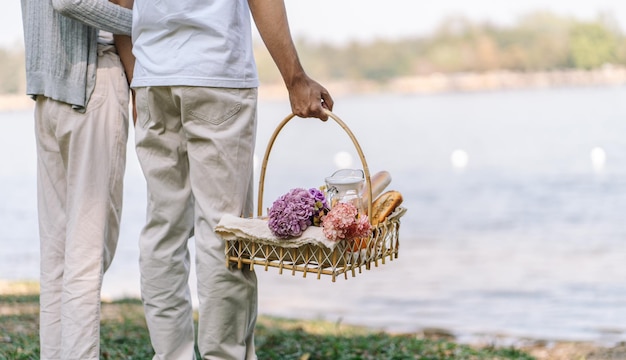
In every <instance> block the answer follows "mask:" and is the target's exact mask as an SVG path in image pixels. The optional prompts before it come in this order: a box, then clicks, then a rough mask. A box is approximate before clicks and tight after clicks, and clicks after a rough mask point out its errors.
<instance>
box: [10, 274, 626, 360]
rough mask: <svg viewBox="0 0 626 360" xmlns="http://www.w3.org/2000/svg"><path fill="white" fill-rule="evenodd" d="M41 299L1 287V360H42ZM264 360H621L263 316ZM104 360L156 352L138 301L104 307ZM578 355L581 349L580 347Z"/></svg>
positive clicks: (29, 288) (260, 341) (259, 332)
mask: <svg viewBox="0 0 626 360" xmlns="http://www.w3.org/2000/svg"><path fill="white" fill-rule="evenodd" d="M38 311H39V295H38V293H37V288H36V284H23V283H22V284H19V285H16V286H13V287H12V289H11V291H7V290H6V286H5V288H4V289H3V288H2V287H0V360H9V359H10V360H21V359H29V360H30V359H38V353H39V339H38V335H37V332H38ZM255 334H256V335H255V336H256V347H257V355H258V358H259V359H260V360H265V359H272V360H273V359H280V360H289V359H294V360H314V359H320V360H321V359H324V360H343V359H345V360H348V359H354V360H357V359H361V360H366V359H372V360H373V359H376V360H385V359H394V360H402V359H424V360H426V359H428V360H438V359H472V360H475V359H476V360H478V359H502V360H504V359H520V360H522V359H528V360H530V359H567V360H578V359H581V360H582V359H623V358H622V357H612V356H611V357H598V356H593V354H591V357H589V356H590V349H587V351H586V352H585V353H584V354H582V353H581V354H577V355H575V354H574V353H572V351H570V352H569V353H568V352H567V351H565V352H564V348H563V347H561V348H555V347H552V348H553V350H555V349H557V350H558V349H560V350H561V355H563V356H564V357H559V356H557V355H558V352H554V351H553V353H552V355H554V356H552V357H550V356H540V357H537V356H535V355H534V354H544V355H550V351H547V350H548V349H546V348H545V347H536V346H535V347H533V348H527V349H514V348H499V347H493V346H487V347H470V346H467V345H461V344H457V343H454V342H452V341H449V340H443V339H436V338H425V337H423V336H421V335H420V336H417V335H415V334H404V335H394V334H387V333H381V332H377V331H373V330H371V329H367V328H361V327H354V326H347V325H341V324H336V323H330V322H322V321H319V322H318V321H299V320H287V319H278V318H269V317H261V318H259V320H258V323H257V328H256V333H255ZM101 344H102V345H101V354H102V355H101V358H102V359H116V360H118V359H119V360H122V359H140V360H149V359H151V358H152V355H153V352H152V348H151V346H150V340H149V338H148V331H147V329H146V324H145V321H144V317H143V310H142V306H141V303H140V302H139V300H136V299H126V300H119V301H115V302H110V303H109V302H107V303H103V304H102V326H101ZM574 351H579V352H580V351H582V349H581V348H580V347H578V348H576V349H574ZM607 354H608V353H606V354H605V355H607Z"/></svg>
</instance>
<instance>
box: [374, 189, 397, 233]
mask: <svg viewBox="0 0 626 360" xmlns="http://www.w3.org/2000/svg"><path fill="white" fill-rule="evenodd" d="M402 200H403V199H402V194H400V192H399V191H396V190H389V191H387V192H384V193H382V194H381V195H380V196H378V197H377V198H376V200H374V202H373V203H372V216H370V222H371V224H372V225H377V224H379V223H381V222H383V221H385V219H386V218H387V216H389V215H390V214H391V213H392V212H393V211H394V210H395V209H396V208H397V207H398V205H400V204H402Z"/></svg>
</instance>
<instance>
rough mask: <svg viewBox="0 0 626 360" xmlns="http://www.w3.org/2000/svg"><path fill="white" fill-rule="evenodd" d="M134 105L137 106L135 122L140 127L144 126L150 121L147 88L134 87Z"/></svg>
mask: <svg viewBox="0 0 626 360" xmlns="http://www.w3.org/2000/svg"><path fill="white" fill-rule="evenodd" d="M135 107H136V108H137V124H139V125H141V127H146V125H147V124H148V122H149V121H150V111H149V104H148V88H145V87H140V88H137V89H135Z"/></svg>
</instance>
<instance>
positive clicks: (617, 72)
mask: <svg viewBox="0 0 626 360" xmlns="http://www.w3.org/2000/svg"><path fill="white" fill-rule="evenodd" d="M319 81H320V83H322V84H323V85H324V86H325V87H326V88H327V89H328V90H329V91H330V92H331V94H332V95H333V97H335V98H340V97H342V96H349V95H363V94H380V93H389V94H400V95H407V94H416V95H432V94H444V93H472V92H480V91H505V90H524V89H527V90H533V89H551V88H559V87H581V88H582V87H594V86H623V85H626V67H624V66H614V65H606V66H604V67H602V68H599V69H593V70H552V71H537V72H519V71H510V70H494V71H488V72H482V73H475V72H467V73H452V74H443V73H432V74H428V75H419V76H407V77H399V78H394V79H391V80H388V81H386V82H375V81H371V80H361V81H356V80H340V81H336V80H328V79H326V80H324V79H320V80H319ZM287 99H288V93H287V89H286V88H285V86H284V84H283V83H282V82H278V83H269V82H268V83H261V85H260V86H259V100H287ZM34 106H35V102H34V101H33V100H32V99H31V98H30V97H28V96H27V95H22V94H0V111H17V110H27V109H32V108H34Z"/></svg>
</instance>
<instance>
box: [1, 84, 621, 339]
mask: <svg viewBox="0 0 626 360" xmlns="http://www.w3.org/2000/svg"><path fill="white" fill-rule="evenodd" d="M335 100H336V106H335V113H336V114H337V115H338V116H340V117H341V118H342V120H344V121H345V122H346V123H347V124H348V126H349V127H350V129H351V130H352V131H353V132H354V134H355V136H356V138H357V139H358V141H359V144H360V145H361V147H362V149H363V152H364V154H365V157H366V159H367V163H368V167H369V169H370V171H371V172H372V173H373V172H375V171H378V170H387V171H389V172H390V173H391V175H392V178H393V180H392V183H391V185H390V188H393V189H396V190H399V191H401V192H402V194H403V195H404V198H405V200H404V206H405V207H406V208H407V209H408V211H407V213H406V215H405V216H404V217H403V218H402V227H401V230H400V241H401V250H400V256H399V258H398V259H396V260H394V261H392V262H388V263H387V264H385V265H383V266H380V267H378V268H374V269H373V270H370V271H367V272H364V273H362V274H360V275H357V277H354V278H349V279H348V280H344V279H343V278H340V279H338V280H337V282H335V283H332V282H331V281H330V278H328V277H326V278H322V279H321V280H317V279H315V278H314V277H307V278H306V279H303V278H302V277H301V275H296V276H291V274H283V275H279V274H278V271H277V270H276V269H269V271H268V272H265V271H263V270H262V269H261V268H257V271H258V275H259V292H260V294H259V296H260V298H259V301H260V303H259V311H260V313H261V314H267V315H278V316H287V317H296V318H316V319H317V318H319V319H326V320H330V321H338V322H344V323H354V324H363V325H368V326H372V327H376V328H381V329H385V330H388V331H419V330H420V329H423V328H429V327H437V328H445V329H448V330H450V331H452V332H453V333H454V334H456V335H457V336H458V337H459V339H460V340H461V341H465V340H467V341H472V339H474V340H475V339H476V338H480V337H481V336H486V337H490V336H493V335H494V334H499V335H503V336H505V337H506V336H509V337H530V338H542V339H548V340H551V339H553V340H557V339H562V340H588V341H597V342H599V343H603V344H612V343H615V342H618V341H624V340H626V221H625V219H624V218H625V217H626V101H625V100H626V89H625V88H623V87H601V88H577V89H550V90H548V89H544V90H532V91H508V92H494V93H491V92H485V93H472V94H442V95H428V96H426V95H368V96H355V97H342V98H338V99H335ZM288 112H289V107H288V104H287V102H286V101H261V103H260V109H259V132H258V143H257V149H258V151H257V156H258V158H259V159H262V157H263V152H264V150H265V146H266V144H267V141H268V139H269V137H270V134H271V132H272V131H273V130H274V128H275V126H276V125H277V123H278V122H279V121H280V120H282V119H283V118H284V116H285V115H287V113H288ZM32 127H33V125H32V111H30V110H26V111H15V112H1V113H0V164H2V166H0V199H2V201H0V278H1V279H10V280H19V279H37V277H38V271H39V270H38V261H39V257H38V256H39V255H38V240H37V222H36V211H35V209H36V197H35V189H36V188H35V171H36V169H35V151H34V149H35V146H34V138H33V132H32ZM132 135H133V134H132V132H131V137H132ZM594 149H595V150H594ZM342 152H347V153H348V154H349V155H350V156H351V158H352V161H353V162H352V164H351V165H352V166H353V167H360V165H359V160H358V155H357V154H356V151H355V150H354V148H353V146H352V143H351V142H350V140H349V138H348V137H347V135H346V134H345V133H344V132H343V130H342V129H341V128H340V127H339V126H337V125H336V124H335V123H334V122H332V121H329V122H328V123H322V122H320V121H319V120H314V119H295V120H293V121H292V122H290V123H289V124H288V125H287V126H286V127H285V128H284V130H283V132H281V134H280V135H279V137H278V138H277V141H276V143H275V145H274V148H273V151H272V155H271V157H270V161H269V162H268V171H267V174H266V184H265V196H264V199H265V200H264V204H266V203H268V204H271V202H272V201H273V199H275V198H276V197H278V196H279V195H280V194H282V193H284V192H286V191H287V190H288V189H290V188H292V187H310V186H318V185H321V184H322V183H323V178H324V177H325V176H328V175H330V174H331V173H332V172H333V171H334V170H335V169H336V167H337V163H336V162H335V158H336V157H337V154H338V153H342ZM128 154H129V158H128V166H127V172H126V183H125V205H124V206H125V207H124V216H123V219H122V222H123V223H122V230H121V238H120V244H119V247H118V251H117V254H116V258H115V260H114V262H113V265H112V267H111V269H110V271H109V272H108V273H107V274H106V276H105V284H104V289H103V293H104V296H105V297H109V298H116V297H121V296H137V295H138V294H139V285H138V283H139V275H138V265H137V257H138V251H137V238H138V234H139V232H140V229H141V226H142V225H143V220H144V211H145V196H146V195H145V188H144V187H145V186H144V181H143V177H142V174H141V171H140V169H139V167H138V165H137V161H136V158H135V152H134V150H133V145H132V141H130V142H129V152H128ZM343 158H344V159H345V157H343ZM348 158H349V157H348ZM344 161H345V160H344ZM257 173H258V172H257ZM193 279H195V278H193Z"/></svg>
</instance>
